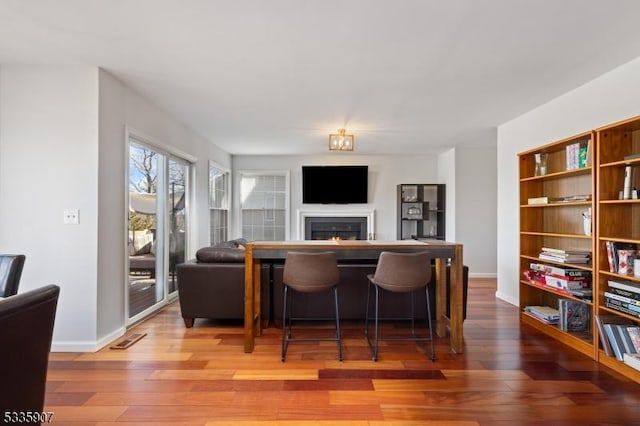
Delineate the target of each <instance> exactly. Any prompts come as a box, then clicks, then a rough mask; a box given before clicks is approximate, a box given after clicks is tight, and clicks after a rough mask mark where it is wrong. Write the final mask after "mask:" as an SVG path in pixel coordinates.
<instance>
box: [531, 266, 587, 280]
mask: <svg viewBox="0 0 640 426" xmlns="http://www.w3.org/2000/svg"><path fill="white" fill-rule="evenodd" d="M529 268H530V269H532V270H534V271H539V272H543V273H545V274H550V275H555V276H557V277H584V278H588V279H591V271H586V270H584V269H578V268H567V267H564V266H554V265H547V264H544V263H534V262H532V263H530V264H529Z"/></svg>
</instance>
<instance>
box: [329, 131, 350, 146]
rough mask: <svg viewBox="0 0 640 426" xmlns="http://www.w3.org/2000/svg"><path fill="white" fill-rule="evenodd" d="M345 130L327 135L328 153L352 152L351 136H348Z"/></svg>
mask: <svg viewBox="0 0 640 426" xmlns="http://www.w3.org/2000/svg"><path fill="white" fill-rule="evenodd" d="M346 132H347V131H346V130H345V129H338V133H330V134H329V151H353V142H354V137H353V135H348V134H347V133H346Z"/></svg>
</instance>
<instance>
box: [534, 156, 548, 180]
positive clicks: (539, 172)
mask: <svg viewBox="0 0 640 426" xmlns="http://www.w3.org/2000/svg"><path fill="white" fill-rule="evenodd" d="M534 157H535V159H536V169H535V172H534V175H535V176H544V175H546V174H547V154H546V153H544V152H540V153H538V154H535V155H534Z"/></svg>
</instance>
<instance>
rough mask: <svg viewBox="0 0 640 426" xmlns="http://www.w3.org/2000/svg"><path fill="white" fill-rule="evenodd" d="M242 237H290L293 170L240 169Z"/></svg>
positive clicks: (252, 239)
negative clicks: (290, 179) (243, 170)
mask: <svg viewBox="0 0 640 426" xmlns="http://www.w3.org/2000/svg"><path fill="white" fill-rule="evenodd" d="M240 220H241V222H242V224H241V226H242V237H243V238H246V239H247V240H249V241H256V240H263V241H284V240H287V239H288V238H289V172H240Z"/></svg>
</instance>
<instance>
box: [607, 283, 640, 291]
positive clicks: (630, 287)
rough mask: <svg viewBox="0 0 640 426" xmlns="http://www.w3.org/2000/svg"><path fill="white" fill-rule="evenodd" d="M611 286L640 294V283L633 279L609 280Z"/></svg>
mask: <svg viewBox="0 0 640 426" xmlns="http://www.w3.org/2000/svg"><path fill="white" fill-rule="evenodd" d="M607 284H608V285H609V288H617V289H619V290H624V291H628V292H631V293H635V294H640V284H638V283H634V282H631V281H618V280H608V281H607Z"/></svg>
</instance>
